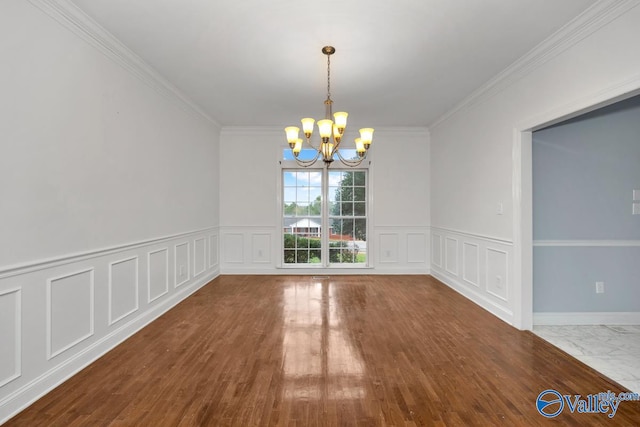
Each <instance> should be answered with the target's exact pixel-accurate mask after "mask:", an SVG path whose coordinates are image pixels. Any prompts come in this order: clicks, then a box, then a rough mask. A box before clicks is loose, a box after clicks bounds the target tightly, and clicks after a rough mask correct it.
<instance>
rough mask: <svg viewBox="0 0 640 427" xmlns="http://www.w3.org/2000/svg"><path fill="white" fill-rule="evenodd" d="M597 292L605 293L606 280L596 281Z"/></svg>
mask: <svg viewBox="0 0 640 427" xmlns="http://www.w3.org/2000/svg"><path fill="white" fill-rule="evenodd" d="M596 294H604V282H596Z"/></svg>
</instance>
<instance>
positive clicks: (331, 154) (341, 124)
mask: <svg viewBox="0 0 640 427" xmlns="http://www.w3.org/2000/svg"><path fill="white" fill-rule="evenodd" d="M335 51H336V50H335V48H334V47H333V46H325V47H323V48H322V53H323V54H325V55H327V99H326V100H325V101H324V105H325V117H324V119H321V120H318V121H317V122H316V120H315V119H312V118H309V117H305V118H303V119H302V120H300V122H301V124H302V133H303V134H304V138H305V139H304V140H303V139H302V138H300V136H299V135H300V128H299V127H297V126H288V127H286V128H285V129H284V131H285V134H286V137H287V142H288V143H289V147H290V148H291V151H292V152H293V156H294V158H295V160H296V162H297V163H298V164H299V165H301V166H303V167H309V166H311V165H313V164H315V163H316V162H317V161H318V159H322V161H323V162H324V163H325V165H327V166H329V165H330V164H331V163H332V162H333V160H334V158H335V157H337V158H338V159H339V160H340V162H342V163H343V164H344V165H346V166H349V167H355V166H358V165H359V164H360V163H362V161H363V160H364V159H365V158H366V156H367V152H368V150H369V147H370V146H371V142H372V140H373V128H362V129H360V138H356V139H355V141H354V144H355V153H356V157H355V158H353V159H348V158H345V156H343V154H342V153H341V152H340V148H342V147H341V146H340V143H341V142H342V136H343V135H344V132H345V130H346V128H347V117H348V116H349V114H348V113H347V112H345V111H339V112H337V113H333V112H332V106H333V101H332V100H331V55H333V54H334V53H335ZM315 126H317V128H318V133H319V134H320V143H319V145H317V146H316V145H314V144H313V142H312V141H311V137H312V136H313V130H314V128H315ZM305 140H306V143H307V145H308V146H310V147H311V148H312V149H313V150H312V151H315V155H314V156H313V157H312V158H309V159H302V158H300V153H301V152H302V149H303V145H304V142H305Z"/></svg>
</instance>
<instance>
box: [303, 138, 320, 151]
mask: <svg viewBox="0 0 640 427" xmlns="http://www.w3.org/2000/svg"><path fill="white" fill-rule="evenodd" d="M306 140H307V144H309V146H310V147H311V148H313V149H314V150H316V151H317V152H318V153H320V150H321V149H322V143H320V146H319V147H316V146H315V145H313V144H312V143H311V138H306Z"/></svg>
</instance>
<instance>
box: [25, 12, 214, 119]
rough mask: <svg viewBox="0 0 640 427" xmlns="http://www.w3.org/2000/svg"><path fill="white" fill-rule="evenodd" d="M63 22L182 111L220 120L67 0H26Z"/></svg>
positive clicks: (202, 117) (62, 23)
mask: <svg viewBox="0 0 640 427" xmlns="http://www.w3.org/2000/svg"><path fill="white" fill-rule="evenodd" d="M29 2H30V3H31V4H33V5H34V6H35V7H37V8H38V9H40V10H41V11H43V12H44V13H46V14H47V15H48V16H49V17H51V18H53V19H54V20H55V21H57V22H58V23H59V24H61V25H62V26H64V27H66V28H67V29H69V30H70V31H71V32H73V33H74V34H76V35H77V36H79V37H80V38H81V39H83V40H84V41H86V42H87V43H89V44H90V45H91V46H93V47H94V48H96V49H97V50H98V51H100V52H101V53H103V54H104V55H105V56H106V57H108V58H109V59H111V60H112V61H114V62H115V63H116V64H118V65H120V66H121V67H122V68H124V69H125V70H127V71H128V72H129V73H131V74H132V75H134V76H135V77H137V78H138V79H140V80H141V81H142V82H144V83H145V84H147V85H148V86H149V87H151V88H152V89H154V90H155V91H156V92H158V93H159V94H161V95H163V96H164V97H165V98H167V99H169V100H171V101H173V102H175V103H176V104H177V105H178V106H179V107H180V108H181V109H182V110H183V111H185V112H187V113H190V114H192V115H194V116H196V117H198V118H201V119H205V120H206V121H207V122H209V123H210V124H212V125H214V126H215V127H216V128H218V129H220V128H221V126H220V124H219V123H218V122H217V121H216V120H215V119H213V118H212V117H211V116H209V115H208V114H207V113H206V112H205V111H204V110H203V109H202V108H200V107H199V106H198V105H196V104H195V103H194V102H193V101H191V100H190V99H189V98H188V97H187V96H186V95H184V94H183V93H182V92H181V91H180V90H179V89H178V88H177V87H176V86H174V85H173V84H171V83H170V82H169V81H168V80H167V79H165V78H164V77H163V76H162V75H161V74H160V73H158V72H157V71H156V70H154V69H153V68H152V67H151V66H150V65H149V64H147V63H146V62H144V61H143V60H142V58H140V57H139V56H138V55H136V54H135V53H134V52H133V51H132V50H130V49H129V48H127V47H126V46H125V45H124V44H122V42H120V41H119V40H118V39H117V38H116V37H114V36H113V35H112V34H111V33H109V32H108V31H107V30H106V29H104V28H103V27H102V26H100V24H98V23H97V22H96V21H94V20H93V19H92V18H91V17H89V16H88V15H87V14H86V13H84V11H82V9H80V8H79V7H78V6H76V5H75V4H74V3H73V2H72V1H70V0H29Z"/></svg>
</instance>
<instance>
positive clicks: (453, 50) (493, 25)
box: [73, 0, 595, 127]
mask: <svg viewBox="0 0 640 427" xmlns="http://www.w3.org/2000/svg"><path fill="white" fill-rule="evenodd" d="M73 1H74V3H75V4H76V5H78V6H79V7H80V8H81V9H82V10H84V11H85V12H86V13H87V14H88V15H89V16H91V17H92V18H93V19H94V20H96V21H97V22H98V23H99V24H100V25H102V26H103V27H104V28H105V29H107V30H108V31H110V32H111V33H112V34H113V35H114V36H116V37H117V38H118V39H119V40H120V41H121V42H123V43H124V44H125V45H126V46H127V47H129V48H130V49H131V50H133V51H134V52H135V53H136V54H138V55H139V56H140V57H141V58H142V59H144V60H145V61H146V62H147V63H149V64H150V65H151V66H152V67H153V68H155V69H156V70H157V71H158V72H159V73H160V74H162V75H163V76H164V77H166V78H167V79H168V80H169V81H170V82H172V83H173V84H174V85H175V86H177V87H178V88H179V89H180V90H181V91H182V92H183V93H184V94H186V95H187V96H188V97H189V98H191V100H193V101H194V102H195V103H196V104H198V105H200V106H201V107H202V108H203V109H204V110H205V111H206V112H207V113H208V114H209V115H210V116H211V117H212V118H213V119H214V120H216V121H217V122H218V123H220V124H221V125H223V126H285V125H291V124H297V123H298V120H299V118H301V117H306V116H310V117H315V118H321V117H322V116H323V115H324V106H323V101H324V99H325V96H326V57H325V56H324V55H323V54H322V53H321V48H322V46H325V45H333V46H335V48H336V53H335V55H333V56H332V58H331V76H332V78H331V92H332V98H333V100H334V111H342V110H344V111H347V112H349V123H350V124H352V125H355V126H366V125H368V126H373V127H380V126H428V125H429V124H430V123H432V122H433V121H434V120H436V119H437V118H438V117H440V116H441V115H442V114H444V113H445V112H447V111H448V110H450V109H451V108H452V107H453V106H455V105H456V104H457V103H458V102H460V101H461V100H463V99H464V98H465V97H466V96H467V95H469V94H470V93H471V92H473V91H474V90H475V89H477V88H478V87H480V86H481V85H482V84H483V83H485V82H486V81H487V80H489V79H490V78H491V77H493V76H495V75H496V74H497V73H498V72H500V71H501V70H503V69H504V68H506V67H507V66H508V65H510V64H511V63H513V62H514V61H515V60H516V59H518V58H519V57H521V56H523V55H524V54H525V53H527V52H528V51H529V50H531V49H532V48H533V47H535V46H536V45H537V44H538V43H540V42H541V41H543V40H544V39H545V38H547V37H548V36H550V35H551V34H552V33H554V32H555V31H556V30H558V29H559V28H560V27H562V26H563V25H565V24H566V23H568V22H569V21H570V20H572V19H573V18H574V17H576V16H577V15H579V14H580V13H581V12H582V11H584V10H585V9H586V8H588V7H589V6H590V5H592V4H593V3H594V1H595V0H393V1H391V0H348V1H347V0H324V1H310V0H73ZM350 127H351V126H350Z"/></svg>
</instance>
